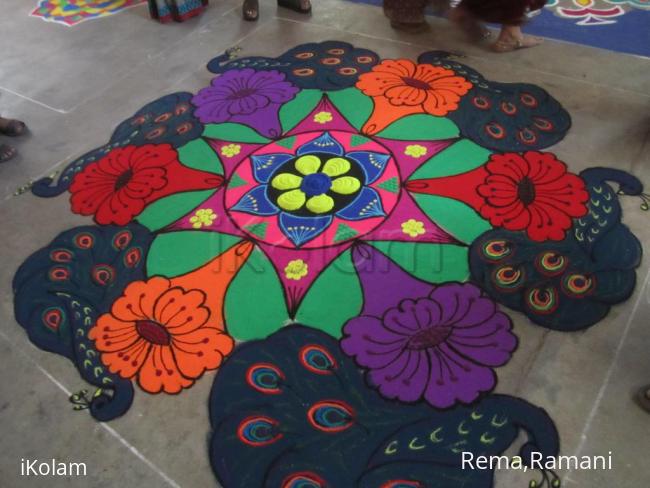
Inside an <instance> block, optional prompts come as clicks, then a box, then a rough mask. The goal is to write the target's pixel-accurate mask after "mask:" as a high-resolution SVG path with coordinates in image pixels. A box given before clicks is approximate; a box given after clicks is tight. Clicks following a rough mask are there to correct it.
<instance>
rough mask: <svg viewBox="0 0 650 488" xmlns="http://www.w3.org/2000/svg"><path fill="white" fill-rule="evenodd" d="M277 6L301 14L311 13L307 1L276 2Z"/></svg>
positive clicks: (286, 0) (309, 4)
mask: <svg viewBox="0 0 650 488" xmlns="http://www.w3.org/2000/svg"><path fill="white" fill-rule="evenodd" d="M278 6H279V7H284V8H288V9H291V10H293V11H294V12H298V13H301V14H309V13H311V2H310V1H309V0H278Z"/></svg>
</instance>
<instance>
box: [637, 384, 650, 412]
mask: <svg viewBox="0 0 650 488" xmlns="http://www.w3.org/2000/svg"><path fill="white" fill-rule="evenodd" d="M636 402H637V403H638V404H639V406H640V407H641V408H642V409H643V410H645V411H646V412H648V413H650V385H646V386H644V387H643V388H641V389H640V390H639V391H638V392H637V394H636Z"/></svg>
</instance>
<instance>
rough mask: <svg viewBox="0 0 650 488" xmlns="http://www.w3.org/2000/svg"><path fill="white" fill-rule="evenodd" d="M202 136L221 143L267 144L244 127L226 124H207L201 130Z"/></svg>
mask: <svg viewBox="0 0 650 488" xmlns="http://www.w3.org/2000/svg"><path fill="white" fill-rule="evenodd" d="M203 136H204V137H209V138H210V139H221V140H222V141H236V142H244V143H250V144H266V143H268V142H269V139H267V138H266V137H264V136H261V135H260V134H258V133H257V132H255V131H254V130H253V129H251V128H250V127H248V126H246V125H242V124H235V123H232V122H226V123H224V124H208V125H206V126H205V129H204V130H203Z"/></svg>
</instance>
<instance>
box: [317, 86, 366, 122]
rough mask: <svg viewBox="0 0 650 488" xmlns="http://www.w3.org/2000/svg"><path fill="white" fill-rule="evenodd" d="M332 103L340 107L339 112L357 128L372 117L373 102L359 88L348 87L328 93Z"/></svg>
mask: <svg viewBox="0 0 650 488" xmlns="http://www.w3.org/2000/svg"><path fill="white" fill-rule="evenodd" d="M327 96H328V97H329V98H330V100H331V101H332V103H333V104H334V105H335V106H336V108H338V109H339V112H341V114H342V115H343V117H345V118H346V119H347V120H348V122H350V123H351V124H352V125H353V126H354V127H355V128H357V129H361V127H363V124H365V122H366V120H368V119H369V118H370V114H371V113H372V109H373V106H374V105H373V103H372V99H371V98H370V97H367V96H366V95H364V94H363V93H361V91H360V90H358V89H357V88H346V89H345V90H338V91H335V92H331V93H328V94H327Z"/></svg>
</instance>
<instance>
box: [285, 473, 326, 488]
mask: <svg viewBox="0 0 650 488" xmlns="http://www.w3.org/2000/svg"><path fill="white" fill-rule="evenodd" d="M326 486H327V485H326V483H325V480H323V478H321V477H320V476H318V475H317V474H316V473H312V472H310V471H302V472H300V473H295V474H292V475H289V476H287V477H286V478H285V479H284V481H283V482H282V488H325V487H326Z"/></svg>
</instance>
